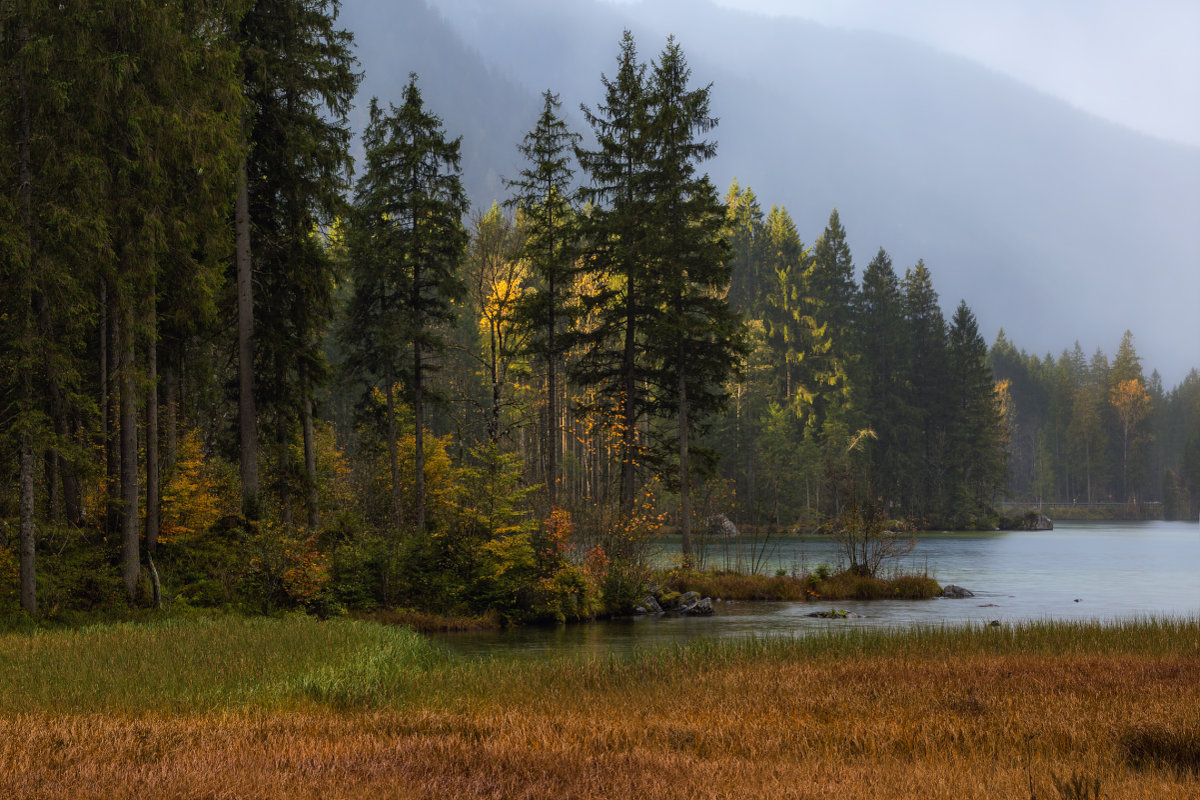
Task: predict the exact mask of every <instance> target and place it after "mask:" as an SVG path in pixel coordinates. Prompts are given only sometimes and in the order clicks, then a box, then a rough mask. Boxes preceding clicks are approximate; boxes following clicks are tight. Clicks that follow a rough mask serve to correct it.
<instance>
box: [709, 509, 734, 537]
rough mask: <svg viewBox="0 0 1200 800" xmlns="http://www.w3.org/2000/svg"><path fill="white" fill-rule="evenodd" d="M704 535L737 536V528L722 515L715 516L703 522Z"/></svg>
mask: <svg viewBox="0 0 1200 800" xmlns="http://www.w3.org/2000/svg"><path fill="white" fill-rule="evenodd" d="M704 533H705V534H706V535H708V536H738V535H739V531H738V529H737V526H736V525H734V524H733V522H732V521H731V520H730V519H729V517H727V516H725V515H724V514H716V515H714V516H711V517H708V518H707V519H705V520H704Z"/></svg>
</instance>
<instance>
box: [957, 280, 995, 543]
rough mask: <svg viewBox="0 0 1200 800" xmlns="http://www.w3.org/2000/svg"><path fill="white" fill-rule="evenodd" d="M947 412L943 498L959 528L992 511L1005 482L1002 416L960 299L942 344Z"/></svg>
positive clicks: (982, 349) (971, 318)
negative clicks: (946, 498) (946, 375)
mask: <svg viewBox="0 0 1200 800" xmlns="http://www.w3.org/2000/svg"><path fill="white" fill-rule="evenodd" d="M947 354H948V367H949V387H950V408H949V411H950V416H949V419H948V421H947V434H946V454H947V461H948V473H949V474H948V476H947V481H948V483H949V484H950V486H949V489H948V492H947V494H948V496H949V497H950V500H951V503H952V513H953V514H954V515H955V516H956V517H957V519H955V520H953V521H954V522H956V523H957V524H958V526H962V525H966V524H969V525H971V526H973V527H974V526H976V525H978V524H979V522H980V519H979V517H980V516H981V515H983V516H987V515H990V514H991V501H992V496H993V494H994V493H995V491H996V489H998V488H999V487H1000V486H1001V485H1002V483H1003V480H1004V476H1005V462H1004V447H1003V441H1004V439H1003V419H1002V417H1001V414H1000V408H999V404H998V402H997V398H996V392H995V383H994V381H993V378H992V371H991V369H990V368H989V367H988V364H987V345H986V344H985V343H984V341H983V337H982V336H980V335H979V325H978V323H977V322H976V321H975V315H974V314H972V313H971V310H970V309H969V308H968V307H967V304H966V302H965V301H963V302H961V303H959V305H958V308H957V310H956V311H955V312H954V318H953V320H952V321H951V323H950V330H949V332H948V342H947Z"/></svg>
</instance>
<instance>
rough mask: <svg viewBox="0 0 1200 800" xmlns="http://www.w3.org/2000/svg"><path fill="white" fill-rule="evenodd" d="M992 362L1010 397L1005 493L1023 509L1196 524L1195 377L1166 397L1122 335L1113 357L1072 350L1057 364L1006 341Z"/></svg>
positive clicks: (1199, 472) (1199, 482) (1199, 427)
mask: <svg viewBox="0 0 1200 800" xmlns="http://www.w3.org/2000/svg"><path fill="white" fill-rule="evenodd" d="M989 361H990V363H991V366H992V370H993V372H994V373H995V375H996V377H997V379H999V380H1001V381H1003V382H1004V383H1005V385H1006V386H1007V387H1008V395H1009V397H1010V398H1011V404H1010V405H1009V406H1008V408H1007V412H1006V425H1007V428H1008V431H1009V439H1010V442H1011V444H1010V447H1009V452H1010V454H1011V455H1010V459H1009V484H1008V486H1009V492H1010V495H1011V497H1012V498H1013V499H1014V500H1020V501H1025V502H1028V503H1039V502H1050V503H1068V504H1071V503H1117V504H1121V505H1124V506H1126V509H1125V511H1124V513H1125V515H1130V514H1133V515H1137V514H1145V515H1150V516H1157V515H1158V514H1160V513H1161V514H1162V516H1164V517H1165V518H1166V519H1186V520H1195V519H1196V517H1197V515H1198V514H1200V372H1197V371H1196V370H1195V369H1193V370H1192V371H1191V372H1189V373H1188V375H1187V377H1185V378H1184V380H1183V382H1182V383H1180V384H1179V385H1178V386H1176V387H1175V388H1173V389H1171V390H1169V391H1167V390H1165V389H1164V387H1163V385H1162V380H1161V378H1160V377H1159V375H1158V372H1157V370H1155V371H1153V372H1151V374H1150V376H1149V377H1147V376H1146V375H1145V374H1144V373H1143V370H1142V362H1141V359H1140V358H1139V357H1138V355H1137V351H1136V349H1135V348H1134V344H1133V335H1132V334H1131V333H1130V332H1128V331H1126V333H1125V335H1124V337H1123V338H1122V339H1121V344H1120V346H1119V347H1118V348H1117V354H1116V356H1115V357H1114V358H1113V359H1112V360H1111V362H1110V361H1109V358H1108V356H1106V355H1105V354H1104V352H1102V351H1101V350H1097V351H1096V352H1095V353H1094V354H1093V355H1092V356H1091V358H1088V357H1087V356H1086V355H1085V354H1084V352H1083V349H1082V348H1081V347H1080V346H1079V343H1078V342H1076V344H1075V346H1074V348H1072V349H1070V350H1064V351H1063V352H1062V354H1061V355H1059V357H1058V358H1055V357H1054V356H1052V355H1046V356H1044V357H1038V356H1036V355H1029V354H1027V353H1026V352H1024V351H1018V350H1017V348H1016V346H1015V345H1014V344H1013V343H1012V342H1010V341H1009V340H1008V338H1007V337H1006V336H1005V334H1004V333H1003V331H1002V332H1001V333H1000V335H999V337H998V338H997V339H996V342H995V344H994V345H993V346H992V349H991V353H990V356H989Z"/></svg>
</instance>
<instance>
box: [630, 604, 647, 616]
mask: <svg viewBox="0 0 1200 800" xmlns="http://www.w3.org/2000/svg"><path fill="white" fill-rule="evenodd" d="M633 613H635V614H645V613H646V609H644V608H642V607H641V606H634V607H633Z"/></svg>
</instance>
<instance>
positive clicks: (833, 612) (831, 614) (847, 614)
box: [804, 608, 862, 619]
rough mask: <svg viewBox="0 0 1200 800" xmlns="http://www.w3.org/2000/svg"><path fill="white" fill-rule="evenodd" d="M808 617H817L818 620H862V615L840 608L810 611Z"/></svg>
mask: <svg viewBox="0 0 1200 800" xmlns="http://www.w3.org/2000/svg"><path fill="white" fill-rule="evenodd" d="M804 616H806V617H816V618H817V619H861V618H862V614H855V613H854V612H853V611H845V610H843V609H840V608H831V609H829V610H828V611H810V612H809V613H807V614H805V615H804Z"/></svg>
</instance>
